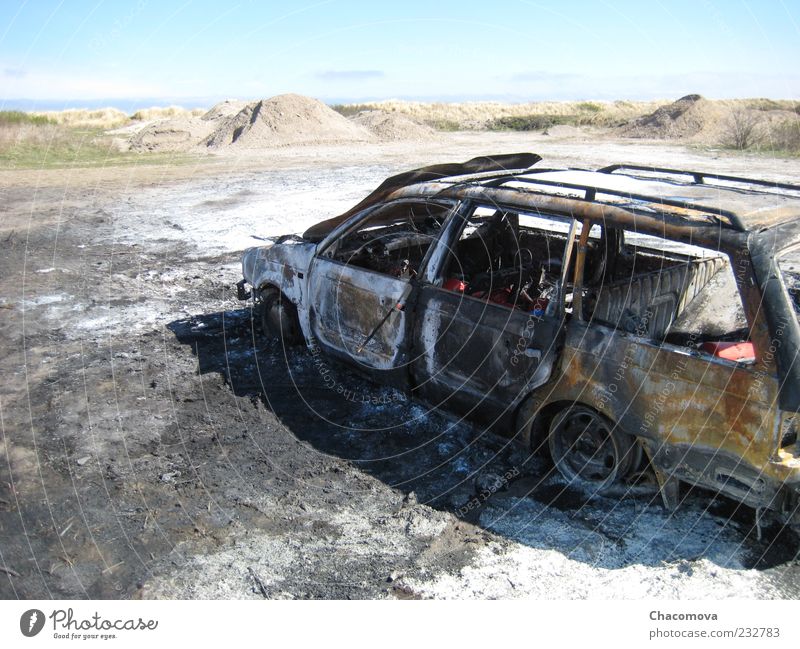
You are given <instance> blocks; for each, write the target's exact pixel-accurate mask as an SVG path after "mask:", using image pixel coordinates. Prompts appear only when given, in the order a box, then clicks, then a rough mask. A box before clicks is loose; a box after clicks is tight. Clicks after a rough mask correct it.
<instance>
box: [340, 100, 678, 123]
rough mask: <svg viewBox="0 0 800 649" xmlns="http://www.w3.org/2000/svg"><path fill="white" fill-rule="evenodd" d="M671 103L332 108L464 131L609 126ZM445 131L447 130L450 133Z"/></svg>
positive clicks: (486, 103)
mask: <svg viewBox="0 0 800 649" xmlns="http://www.w3.org/2000/svg"><path fill="white" fill-rule="evenodd" d="M668 103H670V102H668V101H666V100H664V101H537V102H527V103H519V104H509V103H503V102H498V101H467V102H459V103H446V102H417V101H401V100H396V99H390V100H387V101H377V102H368V103H363V104H340V105H337V106H334V107H333V108H335V109H336V110H337V111H339V112H341V113H342V114H344V115H352V114H354V113H356V112H358V111H359V110H383V111H387V112H398V113H403V114H405V115H408V116H409V117H411V118H412V119H416V120H418V121H421V122H424V123H427V124H430V125H432V126H437V125H448V126H449V127H450V129H452V128H453V127H457V128H463V129H476V130H480V129H484V128H492V127H493V125H496V124H500V123H502V121H503V120H511V122H510V123H513V120H517V119H519V118H525V119H528V118H530V119H536V118H545V117H551V118H554V119H553V120H551V121H552V122H557V123H574V124H591V125H597V126H610V125H614V124H616V123H622V122H625V121H627V120H629V119H633V118H636V117H639V116H640V115H645V114H647V113H649V112H652V111H654V110H656V109H657V108H659V107H660V106H664V105H665V104H668ZM450 129H448V130H450Z"/></svg>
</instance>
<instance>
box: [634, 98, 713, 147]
mask: <svg viewBox="0 0 800 649" xmlns="http://www.w3.org/2000/svg"><path fill="white" fill-rule="evenodd" d="M720 117H721V110H720V107H719V106H716V105H715V104H714V103H712V102H710V101H708V100H707V99H705V98H704V97H701V96H700V95H686V96H685V97H681V98H680V99H678V100H677V101H674V102H672V103H671V104H669V105H667V106H662V107H661V108H659V109H657V110H656V111H654V112H652V113H650V114H649V115H645V116H644V117H640V118H638V119H636V120H634V121H633V122H631V123H630V124H626V125H625V126H623V127H622V129H621V131H622V133H621V134H622V135H623V136H626V137H641V138H652V139H656V140H671V139H690V138H695V137H697V136H700V135H702V134H703V133H704V132H706V131H708V130H710V129H712V128H714V125H715V124H716V123H718V121H719V118H720Z"/></svg>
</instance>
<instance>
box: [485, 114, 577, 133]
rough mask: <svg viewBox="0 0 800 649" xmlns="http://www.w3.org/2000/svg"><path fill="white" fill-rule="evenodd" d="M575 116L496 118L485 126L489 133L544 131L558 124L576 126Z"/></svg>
mask: <svg viewBox="0 0 800 649" xmlns="http://www.w3.org/2000/svg"><path fill="white" fill-rule="evenodd" d="M576 123H577V118H576V116H575V115H538V114H537V115H514V116H511V117H497V118H495V119H492V120H490V121H489V122H487V124H486V128H487V130H489V131H544V130H545V129H548V128H550V127H551V126H557V125H559V124H576Z"/></svg>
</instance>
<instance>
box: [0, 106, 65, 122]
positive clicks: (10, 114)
mask: <svg viewBox="0 0 800 649" xmlns="http://www.w3.org/2000/svg"><path fill="white" fill-rule="evenodd" d="M54 123H55V122H53V120H51V119H50V118H49V117H45V116H44V115H32V114H31V113H23V112H22V111H21V110H0V126H10V125H15V124H33V125H35V126H44V125H46V124H54Z"/></svg>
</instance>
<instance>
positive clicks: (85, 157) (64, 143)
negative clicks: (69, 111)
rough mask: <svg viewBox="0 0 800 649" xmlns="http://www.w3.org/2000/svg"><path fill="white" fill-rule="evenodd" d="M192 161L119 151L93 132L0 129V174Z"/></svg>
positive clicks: (26, 126) (62, 128)
mask: <svg viewBox="0 0 800 649" xmlns="http://www.w3.org/2000/svg"><path fill="white" fill-rule="evenodd" d="M193 159H194V157H193V156H191V155H188V154H174V153H136V152H130V151H124V152H123V151H119V150H118V149H116V147H114V146H113V145H112V141H111V138H108V137H105V136H103V135H102V131H100V130H96V129H77V128H69V127H65V126H56V125H53V124H47V125H32V124H30V123H16V124H11V125H8V124H6V125H0V170H10V169H61V168H92V167H106V166H117V165H133V164H183V163H185V162H188V161H190V160H193Z"/></svg>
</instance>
